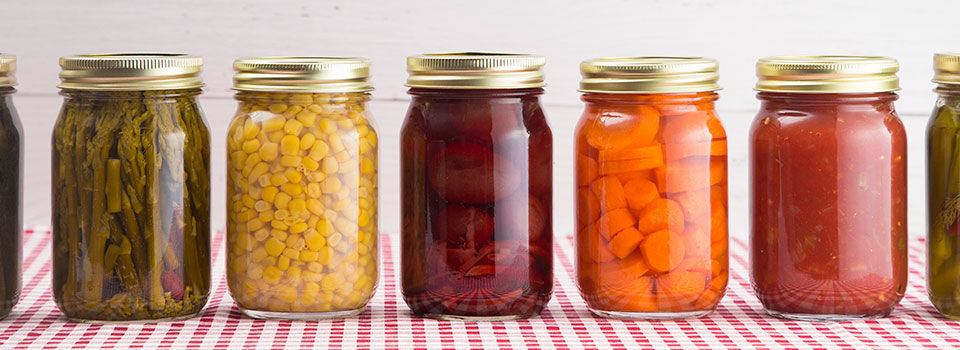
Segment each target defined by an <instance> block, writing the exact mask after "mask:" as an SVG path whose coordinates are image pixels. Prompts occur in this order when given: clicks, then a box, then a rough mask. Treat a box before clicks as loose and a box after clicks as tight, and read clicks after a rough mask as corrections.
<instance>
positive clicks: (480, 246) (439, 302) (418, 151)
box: [401, 89, 553, 320]
mask: <svg viewBox="0 0 960 350" xmlns="http://www.w3.org/2000/svg"><path fill="white" fill-rule="evenodd" d="M542 92H543V90H542V89H518V90H439V89H411V90H410V94H411V95H412V96H413V101H412V102H411V105H410V108H409V110H408V112H407V117H406V120H405V122H404V125H403V129H402V132H401V158H402V159H401V169H402V171H401V189H402V190H401V191H402V192H401V201H402V203H403V205H402V216H401V219H402V241H401V246H402V282H403V283H402V292H403V297H404V300H405V301H406V303H407V305H409V306H410V308H411V309H412V310H413V312H414V313H415V314H418V315H421V316H427V317H434V318H454V319H476V320H497V319H513V318H521V317H529V316H533V315H536V314H538V313H539V312H540V310H542V309H543V306H544V305H545V304H546V303H547V301H548V300H549V299H550V295H551V292H552V287H553V245H552V244H553V229H552V202H551V200H552V186H553V182H552V165H553V158H552V155H553V152H552V150H553V138H552V134H551V131H550V127H549V125H547V121H546V118H545V117H544V115H543V111H542V109H541V106H540V101H539V95H540V94H542Z"/></svg>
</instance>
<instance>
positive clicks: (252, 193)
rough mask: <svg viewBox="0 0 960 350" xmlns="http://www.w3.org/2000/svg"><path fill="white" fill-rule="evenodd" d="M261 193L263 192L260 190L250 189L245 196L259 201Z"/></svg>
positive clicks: (256, 188)
mask: <svg viewBox="0 0 960 350" xmlns="http://www.w3.org/2000/svg"><path fill="white" fill-rule="evenodd" d="M262 191H263V189H262V188H259V187H252V188H248V189H247V194H248V195H250V197H251V198H253V199H260V198H261V197H260V195H261V193H262Z"/></svg>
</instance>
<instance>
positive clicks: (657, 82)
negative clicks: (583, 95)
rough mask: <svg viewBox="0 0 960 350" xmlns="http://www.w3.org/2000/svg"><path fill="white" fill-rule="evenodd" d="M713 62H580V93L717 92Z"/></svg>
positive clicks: (628, 59) (679, 59)
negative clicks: (581, 77)
mask: <svg viewBox="0 0 960 350" xmlns="http://www.w3.org/2000/svg"><path fill="white" fill-rule="evenodd" d="M717 68H718V65H717V61H716V60H713V59H709V58H703V57H611V58H594V59H589V60H586V61H583V62H582V63H580V74H581V75H582V76H583V79H581V80H580V91H581V92H601V93H622V94H636V93H680V92H703V91H716V90H719V89H720V86H719V85H717V79H719V77H720V74H719V73H717Z"/></svg>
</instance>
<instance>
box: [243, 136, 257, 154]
mask: <svg viewBox="0 0 960 350" xmlns="http://www.w3.org/2000/svg"><path fill="white" fill-rule="evenodd" d="M242 148H243V151H244V152H247V153H253V152H256V151H257V150H259V149H260V140H257V139H253V140H246V141H244V142H243V147H242Z"/></svg>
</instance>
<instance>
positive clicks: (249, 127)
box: [243, 119, 260, 140]
mask: <svg viewBox="0 0 960 350" xmlns="http://www.w3.org/2000/svg"><path fill="white" fill-rule="evenodd" d="M259 133H260V126H258V125H257V123H254V122H253V121H252V120H250V119H247V121H246V122H244V123H243V138H245V139H247V140H251V139H255V138H256V137H257V134H259Z"/></svg>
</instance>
